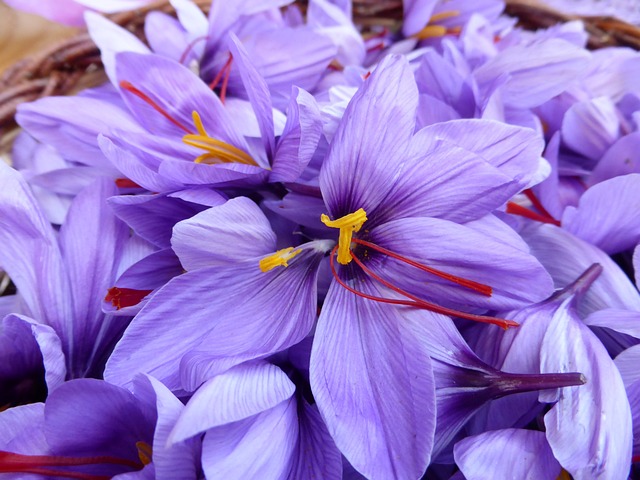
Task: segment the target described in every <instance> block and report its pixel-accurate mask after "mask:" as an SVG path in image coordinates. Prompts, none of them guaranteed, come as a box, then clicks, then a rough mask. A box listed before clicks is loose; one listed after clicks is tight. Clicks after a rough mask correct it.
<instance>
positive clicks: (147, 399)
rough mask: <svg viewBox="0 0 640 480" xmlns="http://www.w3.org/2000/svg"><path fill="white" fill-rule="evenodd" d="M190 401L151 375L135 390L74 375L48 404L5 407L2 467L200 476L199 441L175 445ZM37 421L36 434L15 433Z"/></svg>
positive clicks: (76, 474)
mask: <svg viewBox="0 0 640 480" xmlns="http://www.w3.org/2000/svg"><path fill="white" fill-rule="evenodd" d="M183 409H184V405H183V404H182V403H181V402H180V401H179V400H178V399H177V398H176V397H174V396H173V395H172V394H171V392H169V391H168V390H167V388H166V387H165V386H164V385H162V384H161V383H159V382H158V381H157V380H155V379H153V378H151V377H144V376H141V377H139V378H137V379H136V383H135V390H134V393H133V394H132V393H131V392H129V391H127V390H124V389H122V388H120V387H116V386H114V385H111V384H109V383H107V382H104V381H102V380H94V379H78V380H72V381H70V382H67V383H65V384H64V385H62V386H61V387H60V388H58V389H57V390H56V391H55V392H53V393H52V394H51V395H50V396H49V397H48V399H47V401H46V403H45V405H44V408H42V404H34V405H27V406H24V407H20V409H19V410H15V411H14V410H13V409H12V410H8V411H6V412H3V413H1V414H0V425H1V426H2V432H3V433H1V434H0V450H1V451H0V473H20V474H23V475H25V474H29V473H31V474H38V475H41V476H46V478H51V477H53V478H58V477H61V478H78V479H85V480H98V479H103V478H112V477H114V476H115V477H114V478H139V479H151V478H156V477H157V478H176V479H177V478H180V479H185V480H187V479H194V480H195V479H196V478H197V470H198V467H197V460H196V457H197V454H198V453H199V444H198V443H199V442H197V441H195V440H190V441H187V442H180V443H176V444H174V445H171V446H168V445H167V436H168V434H169V432H170V431H171V429H172V428H173V426H174V424H175V422H176V420H177V419H178V417H179V416H180V414H181V412H182V410H183ZM32 429H33V430H34V433H32V435H31V436H30V437H31V438H27V437H25V436H21V435H15V433H14V434H13V435H11V433H12V432H16V431H17V432H19V431H20V430H23V431H24V430H26V431H30V430H32ZM7 433H8V434H9V435H7ZM120 475H122V477H120ZM20 478H22V477H20ZM39 478H40V477H39Z"/></svg>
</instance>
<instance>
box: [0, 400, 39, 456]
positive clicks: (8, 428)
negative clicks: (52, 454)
mask: <svg viewBox="0 0 640 480" xmlns="http://www.w3.org/2000/svg"><path fill="white" fill-rule="evenodd" d="M43 427H44V404H43V403H32V404H30V405H19V406H17V407H13V408H10V409H8V410H5V411H3V412H0V448H1V449H2V450H5V451H9V452H15V453H21V454H24V455H37V454H42V453H43V452H46V451H47V450H48V445H47V441H46V439H45V437H44V428H43Z"/></svg>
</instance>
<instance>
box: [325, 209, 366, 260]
mask: <svg viewBox="0 0 640 480" xmlns="http://www.w3.org/2000/svg"><path fill="white" fill-rule="evenodd" d="M320 220H321V221H322V223H324V224H325V225H326V226H327V227H332V228H339V229H340V238H339V239H338V263H340V264H342V265H347V264H348V263H349V262H351V260H352V258H351V238H352V237H353V232H358V231H359V230H360V229H361V228H362V225H363V224H364V222H366V221H367V212H365V211H364V209H363V208H360V209H358V210H356V211H355V212H353V213H350V214H348V215H345V216H344V217H340V218H338V219H336V220H331V219H330V218H329V217H328V216H327V215H325V214H324V213H323V214H322V215H321V216H320Z"/></svg>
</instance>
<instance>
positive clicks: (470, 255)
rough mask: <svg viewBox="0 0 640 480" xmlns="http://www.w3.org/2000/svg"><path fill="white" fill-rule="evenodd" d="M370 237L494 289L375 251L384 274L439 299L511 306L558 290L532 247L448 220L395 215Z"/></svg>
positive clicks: (457, 304)
mask: <svg viewBox="0 0 640 480" xmlns="http://www.w3.org/2000/svg"><path fill="white" fill-rule="evenodd" d="M370 241H371V242H372V243H375V244H376V245H379V246H381V247H384V248H386V249H388V250H391V251H392V252H395V253H398V254H400V255H403V256H405V257H407V258H410V259H413V260H415V261H417V262H419V263H422V264H423V265H428V266H430V267H433V268H436V269H439V270H442V271H444V272H447V273H450V274H452V275H456V276H458V277H462V278H466V279H470V280H473V281H476V282H479V283H482V284H484V285H489V286H490V287H491V288H492V290H493V291H492V294H491V296H485V295H481V294H479V293H477V292H474V291H471V290H469V289H465V288H462V287H460V286H459V285H456V284H454V283H453V282H450V281H446V280H443V279H439V278H438V277H435V276H434V275H432V274H429V273H425V272H422V271H421V270H418V269H417V268H414V267H411V266H408V265H406V264H403V263H400V262H397V261H395V260H392V259H391V258H390V257H385V256H383V255H382V254H377V253H376V256H375V257H373V256H372V258H371V261H370V262H369V266H370V268H371V269H372V270H374V271H375V272H376V273H377V274H378V275H380V276H382V277H383V278H385V279H387V280H389V281H391V282H392V283H393V284H394V285H397V286H399V287H400V288H403V289H405V290H408V291H409V292H411V293H414V294H417V295H418V296H420V297H421V298H425V299H428V300H429V299H430V300H431V301H434V302H435V303H437V304H439V305H449V306H452V307H454V308H457V309H468V308H469V307H470V306H471V305H474V306H477V307H480V308H485V309H491V310H501V309H510V308H517V307H518V306H523V305H525V304H528V303H531V302H536V301H541V300H543V299H545V298H546V297H547V296H549V295H550V294H551V293H552V292H553V285H552V280H551V277H550V276H549V274H548V273H547V272H546V270H545V269H544V268H543V267H542V265H541V264H540V263H539V262H538V261H537V260H536V259H535V258H534V257H533V256H532V255H530V254H529V253H528V252H525V251H522V250H520V249H518V248H514V246H513V245H511V244H509V243H506V242H502V241H500V240H498V239H495V238H491V237H489V236H486V235H484V234H482V233H481V232H479V231H477V230H473V229H471V228H468V227H465V226H464V225H459V224H457V223H453V222H449V221H447V220H441V219H437V218H426V217H425V218H404V219H400V220H394V221H391V222H387V223H385V224H384V225H381V226H379V227H376V228H375V229H373V230H372V231H371V232H370Z"/></svg>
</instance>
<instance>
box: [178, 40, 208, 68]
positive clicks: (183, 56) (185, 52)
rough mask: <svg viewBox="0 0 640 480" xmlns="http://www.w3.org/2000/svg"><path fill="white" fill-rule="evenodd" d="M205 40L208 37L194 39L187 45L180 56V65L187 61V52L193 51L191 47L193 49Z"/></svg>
mask: <svg viewBox="0 0 640 480" xmlns="http://www.w3.org/2000/svg"><path fill="white" fill-rule="evenodd" d="M207 38H209V35H203V36H201V37H198V38H194V39H193V40H192V41H191V43H189V45H187V48H185V49H184V52H182V55H180V60H179V62H180V63H184V61H185V60H186V59H187V55H189V52H191V50H193V47H195V46H196V45H197V44H198V43H199V42H201V41H203V40H206V39H207Z"/></svg>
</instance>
